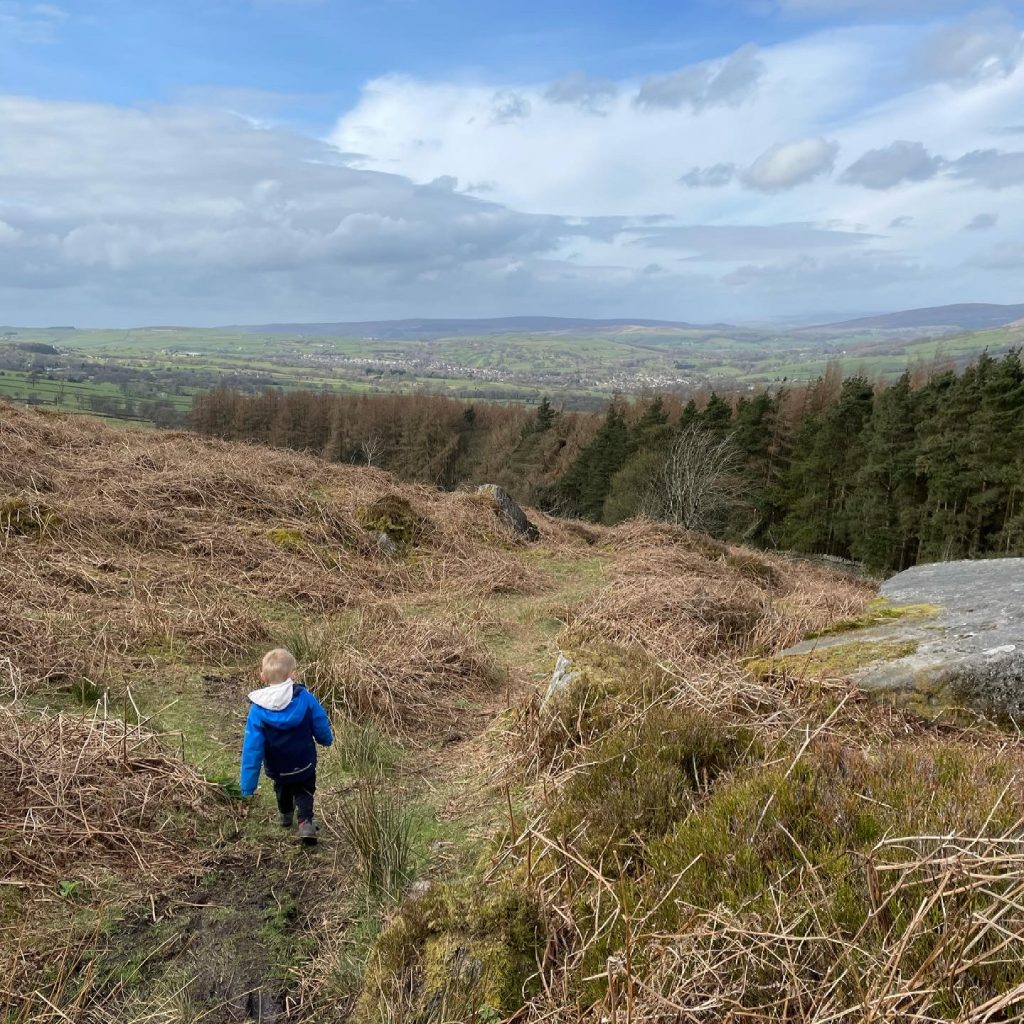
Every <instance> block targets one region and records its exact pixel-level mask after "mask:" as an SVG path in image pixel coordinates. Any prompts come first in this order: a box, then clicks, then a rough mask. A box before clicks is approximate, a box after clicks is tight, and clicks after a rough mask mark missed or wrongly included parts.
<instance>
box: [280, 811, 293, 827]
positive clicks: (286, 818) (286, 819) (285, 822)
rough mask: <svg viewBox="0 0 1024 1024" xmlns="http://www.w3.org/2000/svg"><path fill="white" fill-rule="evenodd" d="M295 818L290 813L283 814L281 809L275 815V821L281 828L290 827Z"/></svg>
mask: <svg viewBox="0 0 1024 1024" xmlns="http://www.w3.org/2000/svg"><path fill="white" fill-rule="evenodd" d="M294 820H295V816H294V815H292V814H285V813H284V812H283V811H282V812H281V813H280V814H279V815H278V816H277V823H278V825H280V826H281V828H291V827H292V822H293V821H294Z"/></svg>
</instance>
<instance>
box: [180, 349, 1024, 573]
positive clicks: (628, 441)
mask: <svg viewBox="0 0 1024 1024" xmlns="http://www.w3.org/2000/svg"><path fill="white" fill-rule="evenodd" d="M192 424H193V427H194V428H195V429H196V430H198V431H200V432H202V433H206V434H213V435H217V436H220V437H225V438H233V439H245V440H255V441H260V442H264V443H268V444H272V445H279V446H284V447H289V448H295V449H299V450H304V451H311V452H314V453H316V454H319V455H321V456H323V457H325V458H328V459H331V460H334V461H346V462H357V463H364V464H371V465H377V466H381V467H382V468H384V469H388V470H390V471H392V472H394V473H395V474H396V475H397V476H399V477H401V478H403V479H406V480H413V481H420V482H427V483H432V484H436V485H437V486H440V487H444V488H451V487H456V486H459V485H462V484H470V483H482V482H490V483H499V484H501V485H502V486H504V487H505V488H506V489H507V490H509V491H510V492H511V493H512V494H513V495H514V496H515V497H517V498H518V499H519V500H521V501H523V502H525V503H527V504H531V505H535V506H538V507H541V508H543V509H545V510H547V511H550V512H554V513H556V514H561V515H569V516H578V517H582V518H586V519H591V520H594V521H599V522H604V523H609V524H611V523H617V522H621V521H623V520H625V519H628V518H631V517H633V516H637V515H647V516H651V517H653V518H659V519H666V520H670V521H673V522H676V523H679V524H681V525H683V526H686V527H689V528H693V529H702V530H706V531H708V532H711V533H714V534H717V535H719V536H722V537H725V538H728V539H734V540H742V541H744V542H746V543H750V544H757V545H761V546H764V547H772V548H781V549H787V550H795V551H799V552H803V553H808V554H823V555H831V556H836V557H840V558H850V559H854V560H856V561H859V562H863V563H865V564H866V565H868V566H869V567H871V568H872V569H876V570H887V571H895V570H899V569H903V568H906V567H908V566H910V565H913V564H915V563H918V562H927V561H940V560H947V559H952V558H977V557H983V556H986V555H1008V554H1024V502H1022V489H1024V367H1022V363H1021V358H1020V353H1019V352H1018V351H1012V352H1010V353H1008V354H1006V355H1005V356H1003V357H1002V358H999V359H995V358H992V357H990V356H989V355H987V354H985V355H982V356H981V357H980V358H979V359H977V360H976V361H975V362H974V363H972V364H970V365H968V366H967V367H965V368H964V369H962V370H961V371H959V372H957V371H956V370H954V369H952V368H948V369H933V370H932V371H931V372H928V373H923V372H921V371H915V372H913V373H912V372H910V371H908V372H907V373H904V374H903V376H901V377H900V378H899V379H898V380H897V381H896V382H895V383H891V384H888V385H886V384H882V383H880V382H878V381H873V380H870V379H868V378H867V377H865V376H862V375H854V376H848V377H846V378H845V379H844V378H843V377H842V375H841V373H840V371H839V369H838V367H837V366H831V367H830V368H829V369H828V371H826V373H825V374H824V375H823V376H822V377H821V378H820V379H818V380H817V381H815V382H813V383H811V384H808V385H802V386H797V387H788V388H783V389H779V390H776V391H762V392H759V393H756V394H745V393H744V394H736V395H722V394H716V393H715V392H711V393H709V394H698V395H694V396H692V397H691V398H690V399H689V400H685V401H684V400H683V399H682V398H681V397H679V396H675V395H659V396H650V397H646V398H641V399H637V400H634V401H625V400H622V399H617V400H614V401H612V402H610V403H609V405H608V407H607V409H606V410H605V411H604V412H603V413H579V412H569V411H564V410H558V409H556V408H555V407H554V406H553V405H552V404H551V402H550V401H548V400H547V399H545V400H544V401H542V402H541V403H540V404H539V405H538V406H536V407H534V408H526V407H522V406H504V405H495V404H476V405H470V404H466V403H465V402H459V401H455V400H452V399H445V398H437V397H427V396H387V397H350V396H336V395H327V394H317V393H312V392H291V393H283V392H280V391H273V390H268V391H265V392H264V393H263V394H260V395H246V394H242V393H239V392H235V391H231V390H227V389H219V390H216V391H211V392H207V393H205V394H203V395H200V396H197V398H196V400H195V403H194V406H193V412H192Z"/></svg>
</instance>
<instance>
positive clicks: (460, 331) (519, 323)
mask: <svg viewBox="0 0 1024 1024" xmlns="http://www.w3.org/2000/svg"><path fill="white" fill-rule="evenodd" d="M629 327H645V328H655V329H661V330H664V329H666V328H667V329H675V330H700V329H706V328H709V327H710V328H712V329H715V330H722V329H729V330H733V329H734V328H730V327H729V326H728V325H727V324H690V323H686V322H684V321H679V320H589V319H586V318H583V317H561V316H501V317H483V318H479V319H461V318H460V319H452V320H429V319H419V318H417V319H411V320H359V321H353V322H342V323H333V324H258V325H252V326H243V327H235V328H232V329H234V330H241V331H248V332H251V333H253V334H291V335H295V334H300V335H305V336H319V337H339V336H341V337H346V336H347V337H352V336H353V335H354V336H356V337H363V338H384V339H389V340H403V339H414V338H451V337H458V336H462V335H488V334H515V333H529V332H531V331H538V332H541V331H542V332H552V331H586V332H588V333H601V332H604V331H620V330H623V329H624V328H629Z"/></svg>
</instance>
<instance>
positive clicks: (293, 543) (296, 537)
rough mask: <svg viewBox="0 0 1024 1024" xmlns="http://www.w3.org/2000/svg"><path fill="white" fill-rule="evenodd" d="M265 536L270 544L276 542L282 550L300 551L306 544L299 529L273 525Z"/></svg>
mask: <svg viewBox="0 0 1024 1024" xmlns="http://www.w3.org/2000/svg"><path fill="white" fill-rule="evenodd" d="M267 537H268V538H269V539H270V542H271V544H276V545H277V546H278V547H279V548H282V549H283V550H284V551H302V550H303V549H304V548H306V547H307V546H308V544H307V541H306V538H305V537H303V536H302V531H301V530H289V529H288V528H287V527H284V526H277V527H275V528H274V529H273V530H271V531H270V532H269V533H268V534H267Z"/></svg>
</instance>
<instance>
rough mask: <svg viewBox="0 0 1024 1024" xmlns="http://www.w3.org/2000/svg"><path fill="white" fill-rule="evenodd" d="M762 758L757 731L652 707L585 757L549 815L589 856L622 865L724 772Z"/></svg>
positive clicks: (592, 746) (686, 811) (589, 749)
mask: <svg viewBox="0 0 1024 1024" xmlns="http://www.w3.org/2000/svg"><path fill="white" fill-rule="evenodd" d="M760 754H761V750H760V748H759V746H758V744H757V743H756V742H755V741H754V737H753V734H752V733H751V732H750V731H749V730H746V729H740V728H735V727H730V726H728V725H726V724H725V723H723V722H721V721H719V720H717V719H715V718H713V717H712V716H710V715H706V714H704V713H702V712H699V711H694V710H673V709H668V708H654V709H652V710H651V711H649V712H648V713H647V715H645V716H644V717H643V718H641V719H640V721H639V722H637V723H635V724H634V722H633V721H629V720H627V724H626V725H625V726H622V725H621V723H619V722H617V723H616V727H615V728H613V729H611V730H610V731H609V732H607V733H606V734H605V735H603V736H601V737H600V738H599V739H597V740H596V741H595V742H593V743H591V744H590V745H589V746H587V747H586V748H585V749H584V750H583V751H581V752H580V755H579V757H578V759H577V760H578V764H576V765H575V770H574V771H573V772H572V774H571V775H570V777H569V779H568V781H567V782H566V784H565V785H564V786H562V787H561V788H560V790H559V791H558V794H557V796H556V798H555V805H554V807H553V809H552V811H551V815H550V826H551V828H552V830H553V831H554V832H555V834H558V835H569V834H572V835H573V836H574V844H575V846H576V848H577V849H578V850H579V851H580V852H581V853H582V854H583V855H584V856H585V857H587V856H589V857H592V858H594V859H595V861H596V860H597V859H600V858H601V857H602V855H604V856H605V857H606V859H608V860H614V859H615V858H616V857H618V858H619V859H620V860H621V861H622V862H623V863H625V862H626V861H627V860H631V859H634V860H635V859H636V857H637V856H638V855H639V853H640V852H641V848H642V845H643V843H644V842H645V841H647V840H649V839H650V838H652V837H655V836H658V835H663V834H664V833H665V832H667V831H668V830H669V829H670V828H671V827H672V826H673V824H675V822H677V821H680V820H682V819H683V818H685V817H686V816H687V815H688V814H689V813H690V812H691V811H692V810H693V808H694V807H695V806H696V803H697V801H698V800H699V799H700V797H701V796H702V795H703V794H705V793H707V792H708V791H710V789H711V788H712V787H713V785H714V784H715V781H716V780H717V779H718V777H719V776H721V775H722V774H723V773H725V772H728V771H730V770H731V769H733V768H734V767H736V766H737V765H739V764H742V763H745V762H748V761H749V760H751V759H752V758H757V757H759V756H760Z"/></svg>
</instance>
